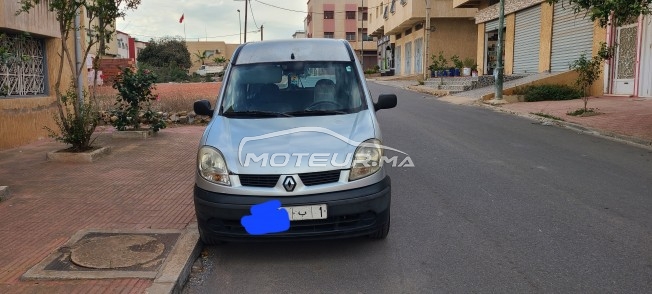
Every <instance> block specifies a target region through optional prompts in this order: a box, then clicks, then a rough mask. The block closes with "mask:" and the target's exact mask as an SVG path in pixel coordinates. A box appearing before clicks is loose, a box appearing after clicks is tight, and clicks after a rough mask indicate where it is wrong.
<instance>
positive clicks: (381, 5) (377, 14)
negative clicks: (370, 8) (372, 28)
mask: <svg viewBox="0 0 652 294" xmlns="http://www.w3.org/2000/svg"><path fill="white" fill-rule="evenodd" d="M382 7H383V4H382V3H380V11H383V9H382ZM378 8H379V7H378V6H376V18H378V16H379V15H380V13H378Z"/></svg>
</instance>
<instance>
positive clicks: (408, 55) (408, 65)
mask: <svg viewBox="0 0 652 294" xmlns="http://www.w3.org/2000/svg"><path fill="white" fill-rule="evenodd" d="M411 73H412V42H408V43H405V74H406V75H409V74H411Z"/></svg>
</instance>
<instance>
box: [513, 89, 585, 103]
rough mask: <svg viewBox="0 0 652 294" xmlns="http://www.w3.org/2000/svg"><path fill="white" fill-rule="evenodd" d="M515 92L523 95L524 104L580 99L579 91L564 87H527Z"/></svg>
mask: <svg viewBox="0 0 652 294" xmlns="http://www.w3.org/2000/svg"><path fill="white" fill-rule="evenodd" d="M515 92H516V93H519V94H521V95H525V101H526V102H536V101H558V100H572V99H577V98H580V97H582V93H581V92H580V91H579V90H577V89H575V88H573V87H570V86H566V85H538V86H528V87H525V88H521V89H518V91H515ZM517 95H518V94H517Z"/></svg>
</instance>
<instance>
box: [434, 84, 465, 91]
mask: <svg viewBox="0 0 652 294" xmlns="http://www.w3.org/2000/svg"><path fill="white" fill-rule="evenodd" d="M438 88H439V90H448V91H460V92H462V91H468V90H470V89H471V88H472V87H471V86H465V85H440V86H439V87H438Z"/></svg>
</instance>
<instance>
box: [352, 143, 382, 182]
mask: <svg viewBox="0 0 652 294" xmlns="http://www.w3.org/2000/svg"><path fill="white" fill-rule="evenodd" d="M382 156H383V149H382V148H381V147H380V141H379V140H378V139H369V140H367V141H364V142H362V144H360V146H358V148H357V149H356V150H355V154H353V163H352V164H351V173H350V174H349V181H355V180H358V179H362V178H364V177H367V176H370V175H373V174H374V173H376V172H377V171H378V170H380V159H381V157H382Z"/></svg>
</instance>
